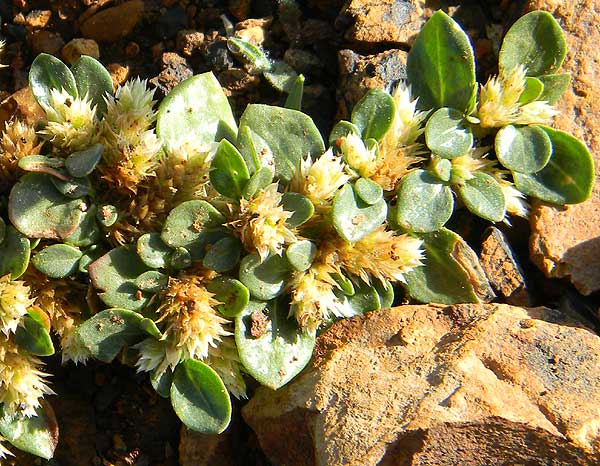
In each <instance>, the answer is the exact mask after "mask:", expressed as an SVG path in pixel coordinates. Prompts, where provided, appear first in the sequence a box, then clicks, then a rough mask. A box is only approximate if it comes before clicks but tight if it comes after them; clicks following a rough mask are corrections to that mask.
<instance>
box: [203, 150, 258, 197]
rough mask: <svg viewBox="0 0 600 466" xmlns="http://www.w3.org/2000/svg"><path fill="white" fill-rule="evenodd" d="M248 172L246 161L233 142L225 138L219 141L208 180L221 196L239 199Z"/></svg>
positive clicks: (247, 177) (247, 178)
mask: <svg viewBox="0 0 600 466" xmlns="http://www.w3.org/2000/svg"><path fill="white" fill-rule="evenodd" d="M249 179H250V174H249V173H248V168H247V167H246V162H244V159H243V157H242V155H241V154H240V153H239V152H238V150H237V149H236V148H235V146H234V145H233V144H231V143H230V142H229V141H227V140H226V139H223V140H222V141H221V142H220V143H219V147H218V148H217V152H216V154H215V156H214V157H213V159H212V162H211V166H210V182H211V183H212V185H213V187H214V188H215V189H216V190H217V191H218V192H219V193H220V194H222V195H223V196H226V197H229V198H232V199H239V198H240V197H241V195H242V190H243V188H244V186H245V185H246V183H247V182H248V180H249Z"/></svg>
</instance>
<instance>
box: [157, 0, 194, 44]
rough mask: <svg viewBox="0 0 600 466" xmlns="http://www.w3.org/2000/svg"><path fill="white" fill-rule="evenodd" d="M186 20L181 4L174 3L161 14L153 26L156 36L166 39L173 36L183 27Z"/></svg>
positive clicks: (185, 24)
mask: <svg viewBox="0 0 600 466" xmlns="http://www.w3.org/2000/svg"><path fill="white" fill-rule="evenodd" d="M187 21H188V19H187V13H186V12H185V10H184V9H183V8H182V7H181V6H179V5H176V6H174V7H173V8H169V9H167V11H166V12H164V13H163V14H161V15H160V17H159V19H158V21H157V22H156V23H155V24H154V25H153V27H154V28H155V30H156V33H157V34H158V37H160V38H161V39H162V40H167V39H171V38H175V36H176V35H177V32H178V31H180V30H182V29H185V28H186V26H187Z"/></svg>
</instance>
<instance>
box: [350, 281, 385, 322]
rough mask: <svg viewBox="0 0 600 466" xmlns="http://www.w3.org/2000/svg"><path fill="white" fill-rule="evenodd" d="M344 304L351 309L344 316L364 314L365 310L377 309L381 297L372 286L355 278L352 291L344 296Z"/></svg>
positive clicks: (379, 305) (379, 306) (379, 307)
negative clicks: (349, 294)
mask: <svg viewBox="0 0 600 466" xmlns="http://www.w3.org/2000/svg"><path fill="white" fill-rule="evenodd" d="M345 298H346V304H347V306H348V308H349V309H350V310H351V311H350V312H348V314H346V315H345V317H351V316H353V315H359V314H364V313H365V312H370V311H377V310H379V309H381V299H380V297H379V294H378V293H377V290H376V289H375V287H374V286H372V285H368V284H367V283H364V282H363V281H362V280H356V282H355V283H354V293H353V294H352V295H351V296H346V297H345Z"/></svg>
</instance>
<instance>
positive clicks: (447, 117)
mask: <svg viewBox="0 0 600 466" xmlns="http://www.w3.org/2000/svg"><path fill="white" fill-rule="evenodd" d="M425 141H426V142H427V146H428V147H429V148H430V149H431V151H432V152H433V153H434V154H436V155H439V156H440V157H443V158H445V159H454V158H456V157H461V156H463V155H466V154H467V153H468V152H469V150H470V149H471V147H472V146H473V132H472V131H471V127H470V126H469V124H468V123H467V122H466V121H465V119H464V118H463V114H462V113H461V112H459V111H458V110H454V109H453V108H440V109H439V110H437V111H436V112H435V113H434V114H433V115H431V117H430V118H429V121H427V125H426V126H425Z"/></svg>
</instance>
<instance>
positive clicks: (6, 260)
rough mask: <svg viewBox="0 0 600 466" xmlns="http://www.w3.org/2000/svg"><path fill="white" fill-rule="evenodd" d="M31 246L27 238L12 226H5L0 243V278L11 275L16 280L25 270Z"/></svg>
mask: <svg viewBox="0 0 600 466" xmlns="http://www.w3.org/2000/svg"><path fill="white" fill-rule="evenodd" d="M30 256H31V246H30V244H29V240H28V239H27V237H26V236H25V235H23V234H21V233H20V232H18V231H17V230H15V229H14V228H13V227H12V226H10V225H9V226H7V227H6V230H5V234H4V240H3V241H2V242H1V243H0V277H3V276H4V275H6V274H9V273H10V274H11V278H12V279H13V280H16V279H17V278H19V277H20V276H21V275H23V274H24V273H25V270H27V266H28V265H29V258H30Z"/></svg>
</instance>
